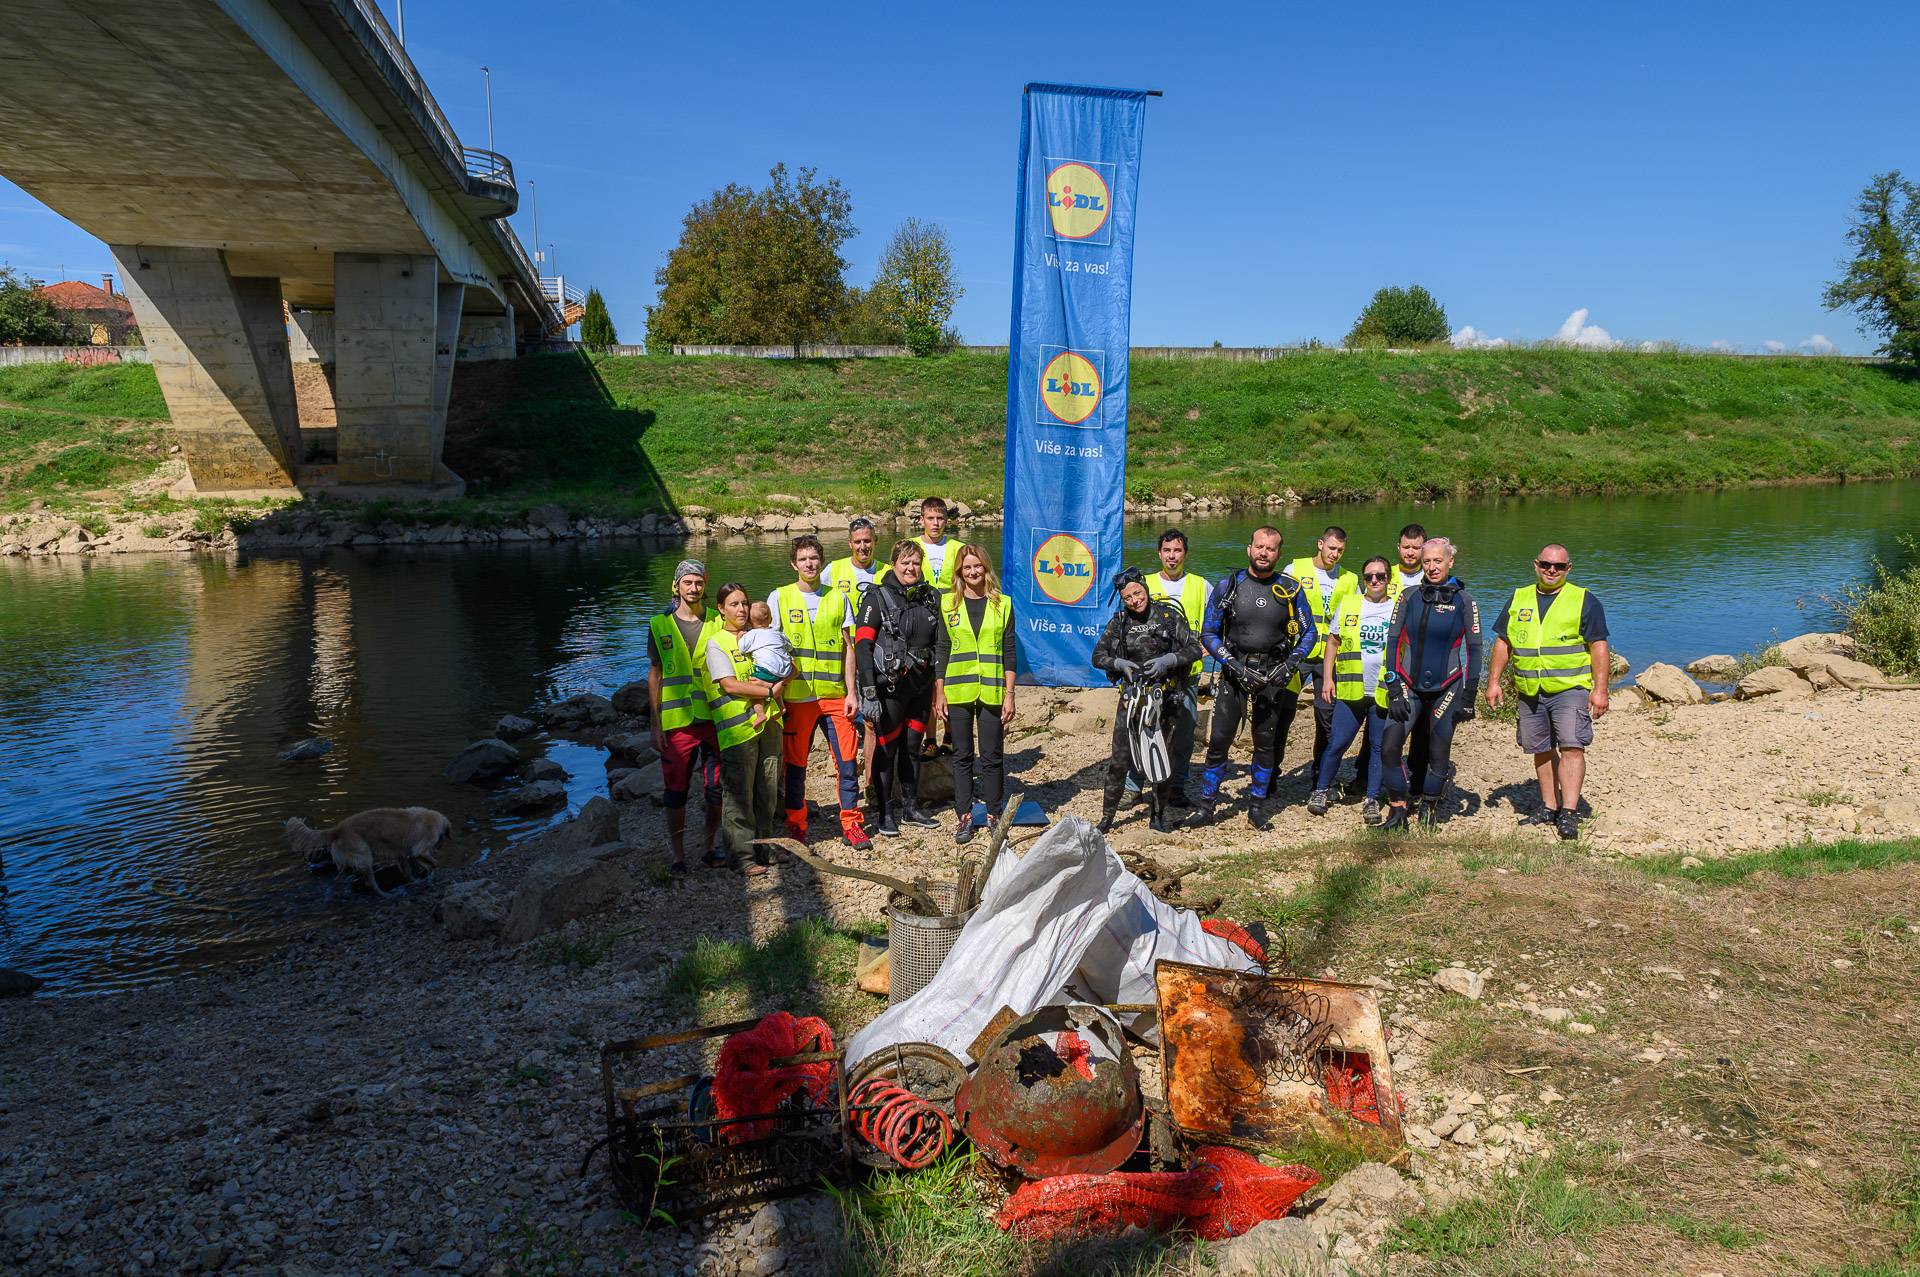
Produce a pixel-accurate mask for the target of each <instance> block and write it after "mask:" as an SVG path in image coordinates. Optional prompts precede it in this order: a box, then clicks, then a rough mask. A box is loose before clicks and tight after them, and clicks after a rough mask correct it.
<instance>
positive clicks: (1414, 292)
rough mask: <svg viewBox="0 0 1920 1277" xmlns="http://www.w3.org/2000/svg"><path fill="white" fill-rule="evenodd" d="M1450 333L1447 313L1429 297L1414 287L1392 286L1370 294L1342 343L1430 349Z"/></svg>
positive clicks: (1421, 289)
mask: <svg viewBox="0 0 1920 1277" xmlns="http://www.w3.org/2000/svg"><path fill="white" fill-rule="evenodd" d="M1451 331H1452V330H1451V329H1450V328H1448V326H1447V310H1446V307H1444V306H1442V305H1441V304H1440V303H1439V302H1437V301H1435V300H1434V297H1433V294H1432V293H1430V292H1428V291H1427V290H1426V289H1424V288H1422V287H1421V286H1420V285H1418V284H1413V285H1411V286H1409V287H1407V288H1401V287H1399V286H1398V285H1395V286H1393V287H1390V288H1383V289H1381V290H1380V291H1379V292H1377V293H1375V294H1374V295H1373V300H1372V301H1370V302H1368V303H1367V307H1366V309H1365V310H1363V311H1361V312H1360V318H1358V319H1356V320H1354V321H1353V331H1351V332H1349V333H1348V334H1347V339H1346V341H1345V342H1344V343H1343V344H1344V345H1347V346H1430V345H1432V344H1433V343H1434V342H1437V341H1445V340H1446V339H1447V335H1448V334H1449V333H1450V332H1451Z"/></svg>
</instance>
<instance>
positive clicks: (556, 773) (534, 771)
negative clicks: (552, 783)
mask: <svg viewBox="0 0 1920 1277" xmlns="http://www.w3.org/2000/svg"><path fill="white" fill-rule="evenodd" d="M520 777H521V779H522V780H565V779H566V778H567V769H566V768H564V767H562V766H561V765H560V764H559V763H556V762H554V761H553V760H552V759H551V758H536V759H534V760H533V761H532V762H530V763H528V764H527V765H526V766H525V767H523V768H521V769H520Z"/></svg>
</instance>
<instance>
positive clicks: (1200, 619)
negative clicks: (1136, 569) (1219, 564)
mask: <svg viewBox="0 0 1920 1277" xmlns="http://www.w3.org/2000/svg"><path fill="white" fill-rule="evenodd" d="M1166 588H1167V583H1166V582H1165V581H1162V580H1161V579H1160V574H1159V573H1158V572H1156V573H1154V574H1153V575H1152V576H1150V577H1148V578H1147V593H1148V594H1151V595H1152V596H1153V597H1154V598H1156V599H1172V601H1173V602H1175V603H1178V604H1179V605H1180V610H1181V611H1182V612H1184V613H1186V616H1187V628H1188V629H1190V630H1192V631H1193V634H1194V637H1195V638H1198V637H1199V636H1200V630H1201V627H1202V626H1203V625H1205V623H1206V620H1207V582H1206V578H1204V577H1202V576H1200V575H1198V574H1197V573H1193V572H1189V573H1187V574H1186V575H1185V576H1182V577H1181V578H1180V597H1179V598H1177V599H1176V598H1174V597H1173V596H1172V595H1171V594H1168V593H1166ZM1200 665H1201V662H1199V661H1195V662H1194V663H1193V668H1192V669H1191V670H1189V671H1187V672H1188V673H1190V674H1192V675H1193V676H1194V677H1195V678H1199V677H1200Z"/></svg>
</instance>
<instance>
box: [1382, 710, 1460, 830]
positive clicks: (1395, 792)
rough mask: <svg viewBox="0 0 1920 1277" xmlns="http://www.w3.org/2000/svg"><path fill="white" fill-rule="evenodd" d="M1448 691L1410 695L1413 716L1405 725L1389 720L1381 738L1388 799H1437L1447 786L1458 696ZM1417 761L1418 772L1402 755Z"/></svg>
mask: <svg viewBox="0 0 1920 1277" xmlns="http://www.w3.org/2000/svg"><path fill="white" fill-rule="evenodd" d="M1454 690H1455V689H1453V688H1448V689H1446V690H1444V691H1439V692H1409V693H1408V695H1407V699H1408V700H1409V701H1410V702H1412V706H1413V717H1412V718H1411V719H1409V720H1408V721H1407V722H1404V723H1396V722H1394V721H1393V720H1392V719H1388V720H1387V730H1386V731H1385V732H1384V733H1382V735H1381V738H1380V775H1381V780H1382V782H1383V784H1384V787H1385V789H1386V791H1387V797H1388V798H1390V799H1392V800H1393V801H1395V802H1403V801H1405V799H1406V797H1407V795H1408V794H1409V793H1411V794H1415V795H1418V796H1420V797H1424V798H1438V797H1439V796H1440V794H1441V791H1442V790H1444V789H1446V787H1447V760H1448V759H1449V758H1450V757H1451V756H1452V754H1453V729H1454V727H1455V726H1456V725H1457V724H1455V722H1454V720H1453V709H1454V704H1455V697H1454V696H1453V695H1451V693H1452V692H1453V691H1454ZM1403 753H1404V754H1406V755H1408V756H1409V758H1412V759H1418V771H1417V772H1416V771H1415V766H1414V764H1413V763H1412V762H1410V761H1409V758H1403V757H1402V754H1403Z"/></svg>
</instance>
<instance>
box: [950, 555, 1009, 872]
mask: <svg viewBox="0 0 1920 1277" xmlns="http://www.w3.org/2000/svg"><path fill="white" fill-rule="evenodd" d="M940 619H941V622H942V624H941V627H940V631H939V633H938V634H936V635H935V636H934V648H933V668H934V670H935V671H936V672H937V675H938V677H936V679H935V680H934V684H933V712H934V713H935V714H936V715H938V716H939V717H940V719H941V721H943V722H945V723H946V724H947V726H948V728H949V729H950V730H951V732H952V735H953V810H954V813H955V815H956V817H957V818H958V823H957V824H956V825H955V826H954V834H953V839H954V841H955V842H959V843H964V842H967V841H969V840H970V839H971V838H972V837H973V829H974V826H973V795H974V791H975V789H976V788H977V789H978V790H979V794H980V798H981V800H982V801H983V802H985V803H986V806H987V822H988V824H989V825H991V824H992V823H993V821H994V820H995V819H997V818H998V817H999V815H1000V803H1001V800H1002V796H1003V795H1004V794H1005V792H1006V787H1007V766H1006V749H1005V747H1006V728H1007V725H1008V724H1009V723H1011V722H1013V678H1014V647H1013V643H1014V640H1013V604H1012V603H1010V602H1009V601H1008V600H1007V596H1006V595H1004V594H1002V593H1000V578H999V577H997V576H995V575H994V573H993V569H992V568H991V567H989V566H987V556H986V553H985V551H983V550H981V548H980V547H979V546H977V545H963V546H961V547H960V549H959V551H958V553H956V554H955V556H954V572H953V588H952V589H951V590H949V591H947V593H946V594H945V595H944V596H943V597H942V598H941V607H940ZM976 745H977V746H978V748H977V750H976V748H975V746H976Z"/></svg>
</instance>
